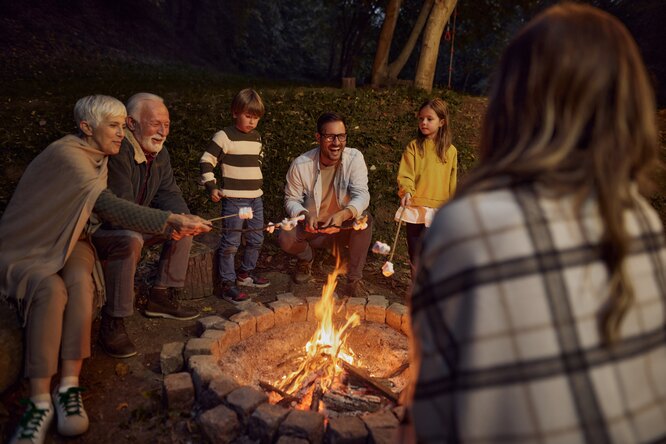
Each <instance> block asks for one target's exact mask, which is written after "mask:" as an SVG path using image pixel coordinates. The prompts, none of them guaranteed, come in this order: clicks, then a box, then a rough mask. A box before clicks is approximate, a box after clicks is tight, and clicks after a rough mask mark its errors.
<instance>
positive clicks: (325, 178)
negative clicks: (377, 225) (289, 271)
mask: <svg viewBox="0 0 666 444" xmlns="http://www.w3.org/2000/svg"><path fill="white" fill-rule="evenodd" d="M315 138H316V140H317V142H318V143H319V146H318V147H317V148H315V149H312V150H310V151H308V152H306V153H304V154H301V155H300V156H299V157H297V158H296V159H295V160H294V161H293V162H292V164H291V166H290V167H289V171H288V172H287V184H286V186H285V198H284V200H285V209H286V211H287V214H288V215H289V217H296V216H299V215H304V216H305V220H304V221H303V223H302V224H299V225H298V226H297V227H296V228H295V229H293V230H290V231H287V230H282V231H281V232H280V236H279V242H280V246H281V247H282V249H283V250H284V251H285V252H287V253H289V254H293V255H295V256H296V257H297V258H298V265H297V270H296V273H295V274H294V281H295V282H296V283H299V284H300V283H305V282H307V281H308V280H309V279H310V276H311V272H312V262H313V260H314V250H313V249H319V248H330V247H333V245H334V243H336V244H337V247H339V250H338V251H342V249H343V248H344V247H347V248H348V250H349V251H348V253H349V254H348V256H349V260H348V262H347V285H346V286H345V287H343V289H342V293H343V294H344V295H345V296H349V297H362V296H366V293H365V290H364V289H363V286H362V284H361V278H362V277H363V266H364V265H365V260H366V257H367V255H368V249H369V248H370V243H371V242H372V217H370V215H367V216H368V221H367V222H368V228H366V229H365V230H354V229H352V225H353V222H354V220H355V219H357V218H361V217H362V216H363V215H364V214H365V210H366V209H367V208H368V205H369V203H370V192H369V191H368V168H367V166H366V165H365V160H364V159H363V154H362V153H361V152H360V151H359V150H357V149H355V148H349V147H346V143H347V132H346V129H345V122H344V118H343V117H342V116H341V115H339V114H337V113H330V112H329V113H324V114H322V115H321V116H319V119H318V120H317V133H316V134H315Z"/></svg>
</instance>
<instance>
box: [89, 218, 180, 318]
mask: <svg viewBox="0 0 666 444" xmlns="http://www.w3.org/2000/svg"><path fill="white" fill-rule="evenodd" d="M93 243H94V244H95V248H96V249H97V254H98V255H99V258H100V260H101V261H102V265H103V267H104V280H105V281H106V303H105V304H104V309H103V310H104V312H105V313H106V314H108V315H109V316H113V317H123V318H124V317H127V316H131V315H132V313H134V275H135V273H136V266H137V264H138V262H139V259H141V249H142V248H143V247H144V246H150V245H155V244H159V243H164V245H163V247H162V253H161V255H160V261H159V264H158V274H157V280H156V281H155V285H157V286H163V287H181V288H182V287H183V286H184V285H185V277H186V275H187V264H188V262H189V259H190V249H191V248H192V237H191V236H188V237H184V238H182V239H180V240H178V241H174V240H170V239H166V238H165V237H164V236H161V235H158V236H155V235H149V234H142V233H137V232H136V231H131V230H101V229H100V230H97V231H96V232H95V233H94V234H93Z"/></svg>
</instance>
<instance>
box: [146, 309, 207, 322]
mask: <svg viewBox="0 0 666 444" xmlns="http://www.w3.org/2000/svg"><path fill="white" fill-rule="evenodd" d="M143 313H144V314H145V315H146V316H148V317H149V318H164V319H175V320H177V321H190V320H192V319H196V318H198V317H199V316H200V315H201V313H197V314H195V315H192V316H185V317H178V316H174V315H171V314H169V313H161V312H157V311H148V310H146V311H144V312H143Z"/></svg>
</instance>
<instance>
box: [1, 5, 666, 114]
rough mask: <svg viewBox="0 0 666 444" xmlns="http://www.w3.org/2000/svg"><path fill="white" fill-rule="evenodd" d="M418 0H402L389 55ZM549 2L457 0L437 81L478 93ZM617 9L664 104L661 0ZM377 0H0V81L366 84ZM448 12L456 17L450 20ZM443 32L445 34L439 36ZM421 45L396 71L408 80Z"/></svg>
mask: <svg viewBox="0 0 666 444" xmlns="http://www.w3.org/2000/svg"><path fill="white" fill-rule="evenodd" d="M422 3H423V2H422V0H404V1H403V6H402V11H401V15H400V18H399V21H398V25H397V27H396V33H395V38H394V42H393V45H392V54H393V56H394V55H396V54H397V53H398V52H399V51H400V49H401V48H402V43H403V42H404V41H405V40H406V39H407V36H408V35H409V32H410V30H411V26H412V24H413V22H414V21H415V19H416V16H417V15H418V12H419V10H420V8H421V6H422ZM552 3H555V2H554V1H552V0H515V1H499V0H460V1H459V2H458V7H457V11H456V26H455V29H454V27H453V23H450V26H449V27H448V28H447V30H446V31H445V34H444V36H443V39H442V45H441V47H440V55H439V58H440V60H439V62H438V65H437V75H436V78H435V84H436V85H447V83H448V65H449V58H450V53H451V41H452V40H453V41H454V42H455V45H454V66H453V78H452V79H451V80H452V82H451V83H452V88H453V89H454V90H456V91H458V92H462V93H469V94H478V95H483V94H485V93H486V88H487V85H488V77H489V76H490V74H491V73H492V69H493V67H494V66H495V65H496V62H497V58H498V56H499V54H500V53H501V51H502V49H503V48H504V46H505V44H506V42H507V40H508V39H509V38H510V37H511V35H513V34H514V33H515V31H516V30H517V29H518V28H519V27H520V26H521V25H522V24H524V23H525V21H527V20H529V18H530V17H532V16H533V15H534V14H535V13H536V12H538V11H539V10H540V9H542V8H544V7H546V6H548V5H550V4H552ZM588 3H593V4H595V5H596V6H599V7H601V8H603V9H606V10H608V11H610V12H611V13H613V14H615V15H616V16H618V17H619V18H620V19H621V20H622V21H623V22H624V23H625V24H626V25H627V27H628V28H629V29H630V31H631V32H632V33H633V35H634V36H635V38H636V40H637V41H638V43H639V46H640V48H641V51H642V52H643V55H644V58H645V60H646V64H647V65H648V68H649V70H650V73H651V75H652V77H653V80H654V83H655V88H656V89H657V92H658V100H659V104H660V107H664V106H666V87H665V85H666V49H664V48H665V46H666V45H664V44H663V43H664V41H666V32H665V31H664V24H665V23H666V1H663V0H595V1H589V2H588ZM384 6H385V1H377V0H246V1H242V2H241V1H237V0H115V1H105V0H70V1H65V0H44V1H36V0H27V1H20V2H19V1H9V0H0V65H1V67H0V80H3V82H2V83H3V84H5V85H7V84H8V83H10V82H11V81H13V80H16V79H30V78H32V77H36V76H40V75H45V74H47V73H48V72H52V70H53V69H58V70H60V71H61V72H73V71H74V70H78V71H88V70H90V71H94V70H95V67H96V65H98V64H99V63H100V61H104V64H105V66H108V63H109V62H111V63H116V64H118V65H120V66H123V65H126V64H128V63H139V64H148V65H152V66H154V69H155V70H159V67H160V65H161V64H163V63H165V62H166V63H180V64H191V65H198V66H203V67H208V68H211V69H213V70H217V71H221V72H225V73H232V74H233V73H236V74H242V75H252V76H263V77H267V78H271V79H276V80H280V79H281V80H289V81H296V82H302V83H314V84H317V83H326V82H335V83H336V84H338V83H339V79H340V77H341V76H351V77H356V79H357V80H356V81H357V84H360V85H363V84H366V83H368V82H369V78H370V71H371V67H372V62H373V58H374V50H375V47H376V42H377V36H378V33H379V29H380V27H381V23H382V20H383V8H384ZM451 22H452V21H451ZM447 37H448V39H447ZM418 46H419V45H418V44H417V47H416V49H415V51H414V52H413V54H412V56H411V58H410V61H409V62H408V64H407V66H406V67H405V68H404V70H403V72H402V73H401V76H400V77H401V78H404V79H411V78H413V74H414V71H415V66H416V62H417V60H418Z"/></svg>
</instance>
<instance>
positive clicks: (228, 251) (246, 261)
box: [217, 197, 264, 282]
mask: <svg viewBox="0 0 666 444" xmlns="http://www.w3.org/2000/svg"><path fill="white" fill-rule="evenodd" d="M242 207H250V208H252V219H241V218H240V217H229V218H227V219H222V222H223V228H222V230H223V231H222V237H220V243H219V244H218V247H217V259H218V274H219V276H220V281H222V282H235V281H236V271H235V265H234V263H235V262H234V261H235V258H236V252H237V251H238V247H239V246H240V244H241V235H243V236H244V237H245V252H244V253H243V259H242V260H241V264H240V269H239V272H244V273H250V272H251V271H252V270H254V268H255V267H256V266H257V259H259V252H260V250H261V245H262V244H263V242H264V231H263V228H264V202H263V200H262V199H261V197H255V198H237V197H225V198H224V199H222V216H230V215H234V214H235V215H238V210H239V209H240V208H242ZM243 227H245V228H246V229H249V230H255V231H247V232H245V233H241V232H240V231H233V230H241V229H242V228H243ZM227 230H232V231H227Z"/></svg>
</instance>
